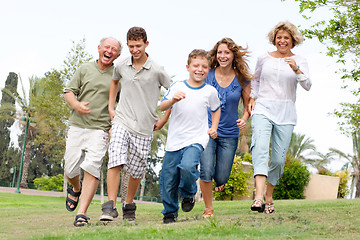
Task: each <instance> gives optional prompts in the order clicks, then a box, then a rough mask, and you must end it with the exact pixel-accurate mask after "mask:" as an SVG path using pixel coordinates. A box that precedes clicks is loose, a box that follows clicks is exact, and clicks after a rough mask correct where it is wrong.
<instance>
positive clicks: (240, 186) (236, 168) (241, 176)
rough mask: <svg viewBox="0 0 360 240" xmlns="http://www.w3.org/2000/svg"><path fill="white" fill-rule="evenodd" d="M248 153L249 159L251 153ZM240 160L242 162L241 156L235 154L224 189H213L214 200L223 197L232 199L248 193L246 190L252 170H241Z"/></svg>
mask: <svg viewBox="0 0 360 240" xmlns="http://www.w3.org/2000/svg"><path fill="white" fill-rule="evenodd" d="M248 155H250V159H251V154H248ZM247 157H249V156H247ZM241 162H242V160H241V157H240V156H235V159H234V164H233V166H232V169H231V173H230V177H229V180H228V182H227V183H226V185H225V189H224V191H222V192H215V191H214V197H215V200H224V199H231V200H233V198H234V197H235V196H249V195H250V192H249V191H248V187H249V184H250V180H251V179H252V176H253V171H250V172H244V170H243V169H244V168H243V166H242V164H241ZM214 187H215V183H214Z"/></svg>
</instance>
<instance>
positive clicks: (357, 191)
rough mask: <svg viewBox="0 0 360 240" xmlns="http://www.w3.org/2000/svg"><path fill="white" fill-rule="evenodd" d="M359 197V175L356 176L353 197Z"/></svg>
mask: <svg viewBox="0 0 360 240" xmlns="http://www.w3.org/2000/svg"><path fill="white" fill-rule="evenodd" d="M359 197H360V177H359V176H357V182H356V192H355V198H359Z"/></svg>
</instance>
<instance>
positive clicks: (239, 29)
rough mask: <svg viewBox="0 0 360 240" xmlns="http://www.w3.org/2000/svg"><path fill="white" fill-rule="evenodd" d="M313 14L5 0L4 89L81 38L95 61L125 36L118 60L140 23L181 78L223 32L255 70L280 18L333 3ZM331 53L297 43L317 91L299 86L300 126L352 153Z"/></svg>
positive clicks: (322, 147)
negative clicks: (193, 56)
mask: <svg viewBox="0 0 360 240" xmlns="http://www.w3.org/2000/svg"><path fill="white" fill-rule="evenodd" d="M311 16H313V19H312V20H305V19H304V18H303V17H302V16H301V14H300V13H299V7H298V3H296V2H295V1H293V0H287V1H285V2H282V1H280V0H252V1H244V0H228V1H217V0H198V1H194V0H181V1H169V0H152V1H149V0H137V1H118V0H107V1H94V0H61V1H59V0H52V1H48V0H32V1H28V0H1V1H0V31H1V38H0V66H1V67H0V88H3V87H4V84H5V80H6V77H7V76H8V74H9V72H15V73H18V74H19V75H20V76H21V78H22V80H23V82H24V85H25V86H28V79H29V77H31V76H38V77H42V76H43V75H44V73H46V72H47V71H49V70H51V69H61V68H62V67H63V61H64V60H65V58H66V55H67V53H68V52H69V51H70V49H71V47H72V46H73V41H74V42H79V41H80V40H81V39H82V38H85V39H86V51H87V52H89V53H90V54H91V55H92V56H93V57H94V58H95V59H96V58H97V56H98V53H97V46H98V44H99V41H100V39H101V38H103V37H109V36H112V37H115V38H117V39H118V40H120V41H121V43H122V44H123V46H124V48H123V51H122V54H121V56H120V57H119V58H118V59H117V60H116V62H118V61H119V60H120V59H123V58H125V57H128V56H129V55H130V54H129V51H128V49H127V47H126V33H127V30H128V29H129V28H131V27H133V26H140V27H143V28H144V29H145V30H146V31H147V35H148V40H149V46H148V48H147V53H148V54H149V55H150V56H151V57H152V58H153V59H154V60H155V61H156V62H158V63H159V64H161V65H163V66H164V67H165V70H166V71H167V72H168V74H169V75H170V76H174V78H173V79H174V80H184V79H186V78H187V76H188V72H187V71H186V67H185V66H186V61H187V56H188V54H189V53H190V52H191V51H192V50H193V49H195V48H201V49H205V50H210V49H211V48H212V47H213V46H214V45H215V43H216V42H217V41H219V40H220V39H221V38H223V37H230V38H232V39H233V40H234V41H235V42H236V43H237V44H238V45H241V46H244V47H248V50H249V51H250V55H251V56H250V58H249V59H248V63H249V66H250V69H251V71H252V72H253V71H254V70H255V64H256V59H257V57H258V56H259V55H261V54H263V53H265V52H268V51H269V52H271V51H274V50H276V49H275V47H274V46H273V45H271V44H270V43H269V42H268V40H267V33H268V32H269V31H270V30H271V29H272V28H273V27H274V26H275V25H276V24H277V23H278V22H280V21H290V22H292V23H293V24H295V25H296V26H300V27H301V28H306V27H309V26H311V24H313V23H314V22H315V21H319V20H326V19H329V17H331V15H330V13H329V12H328V10H327V9H319V10H317V11H316V12H315V14H312V15H311ZM325 52H326V48H325V46H323V45H321V44H320V43H319V42H318V41H317V40H316V39H312V40H310V39H307V40H306V41H305V42H304V43H303V44H302V45H299V46H297V47H295V48H294V49H293V53H295V54H299V55H302V56H304V57H305V58H306V59H307V60H308V63H309V69H310V77H311V79H312V82H313V86H312V88H311V90H310V91H309V92H307V91H305V90H304V89H302V88H301V86H300V85H299V86H298V90H297V102H296V107H297V114H298V124H297V126H296V127H295V129H294V131H295V132H296V133H301V134H305V135H306V137H309V138H311V139H313V140H314V144H315V146H316V147H317V150H318V151H319V152H321V153H323V154H325V153H327V152H328V149H329V148H331V147H333V148H337V149H339V150H341V151H343V152H345V153H350V154H351V153H352V141H351V139H350V138H348V137H346V136H345V135H343V134H341V132H340V131H339V128H338V125H337V119H336V118H335V117H333V116H331V115H329V113H330V112H332V111H333V110H334V109H337V108H339V103H340V102H352V101H353V100H354V98H353V96H352V95H351V94H350V93H349V91H348V90H343V89H341V86H342V85H343V83H342V80H340V76H339V75H337V74H335V72H336V70H338V69H339V68H340V67H341V66H339V65H338V64H336V59H333V58H330V57H327V56H326V54H325ZM0 94H1V93H0ZM342 164H343V163H342V162H341V161H338V162H335V163H333V164H332V165H331V166H330V168H331V170H339V169H340V167H341V166H342Z"/></svg>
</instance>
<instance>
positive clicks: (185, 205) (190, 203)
mask: <svg viewBox="0 0 360 240" xmlns="http://www.w3.org/2000/svg"><path fill="white" fill-rule="evenodd" d="M194 205H195V199H194V197H191V198H184V199H183V200H182V203H181V209H182V210H183V211H184V212H190V211H191V210H192V209H193V208H194Z"/></svg>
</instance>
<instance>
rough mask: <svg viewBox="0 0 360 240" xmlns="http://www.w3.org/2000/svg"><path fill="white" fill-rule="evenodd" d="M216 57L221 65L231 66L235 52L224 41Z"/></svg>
mask: <svg viewBox="0 0 360 240" xmlns="http://www.w3.org/2000/svg"><path fill="white" fill-rule="evenodd" d="M216 59H217V61H218V63H219V65H220V67H227V66H230V67H231V66H232V62H233V60H234V53H233V52H232V51H231V50H230V49H229V47H228V45H227V44H225V43H222V44H220V45H219V47H218V49H217V52H216Z"/></svg>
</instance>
